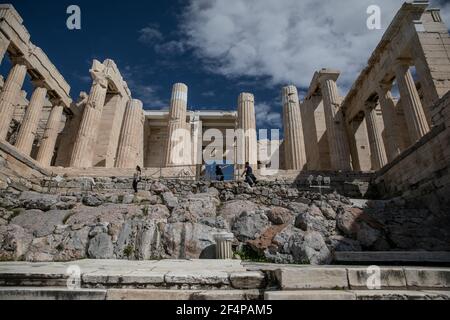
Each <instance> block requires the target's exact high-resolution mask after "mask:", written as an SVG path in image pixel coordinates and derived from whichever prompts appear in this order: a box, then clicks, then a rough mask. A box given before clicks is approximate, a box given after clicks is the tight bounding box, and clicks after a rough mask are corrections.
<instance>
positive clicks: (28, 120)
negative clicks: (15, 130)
mask: <svg viewBox="0 0 450 320" xmlns="http://www.w3.org/2000/svg"><path fill="white" fill-rule="evenodd" d="M46 95H47V88H45V87H44V85H43V84H39V85H38V86H37V87H36V88H35V89H34V91H33V94H32V96H31V100H30V104H29V105H28V107H27V109H26V111H25V116H24V118H23V121H22V124H21V125H20V130H19V134H18V135H17V140H16V144H15V147H16V148H17V149H18V150H20V151H22V152H23V153H24V154H26V155H30V153H31V149H32V147H33V142H34V139H35V138H36V131H37V128H38V125H39V120H40V119H41V114H42V108H43V107H44V103H45V97H46Z"/></svg>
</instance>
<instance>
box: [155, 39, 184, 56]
mask: <svg viewBox="0 0 450 320" xmlns="http://www.w3.org/2000/svg"><path fill="white" fill-rule="evenodd" d="M154 49H155V52H157V53H159V54H172V55H177V54H182V53H184V51H185V45H184V43H183V42H181V41H176V40H171V41H167V42H164V43H161V44H156V45H155V46H154Z"/></svg>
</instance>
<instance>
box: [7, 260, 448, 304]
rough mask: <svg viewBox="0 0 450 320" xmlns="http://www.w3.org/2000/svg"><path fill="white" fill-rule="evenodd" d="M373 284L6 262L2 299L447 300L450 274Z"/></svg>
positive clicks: (176, 265)
mask: <svg viewBox="0 0 450 320" xmlns="http://www.w3.org/2000/svg"><path fill="white" fill-rule="evenodd" d="M74 270H75V271H76V270H79V271H80V277H79V279H80V282H79V285H78V286H75V287H74V286H72V285H73V284H74V283H76V282H74V281H71V279H69V274H70V272H73V271H74ZM368 277H369V275H368V274H367V267H358V266H320V267H319V266H309V265H303V266H302V265H275V264H263V263H247V262H242V261H239V260H226V261H220V260H161V261H123V260H120V261H119V260H82V261H74V262H70V263H26V262H4V263H0V300H13V299H26V300H27V299H29V300H46V299H52V300H54V299H56V300H94V299H95V300H105V299H108V300H263V299H264V300H330V299H331V300H374V299H375V300H408V299H420V300H424V299H426V300H433V299H439V300H449V299H450V268H430V267H426V268H425V267H420V268H419V267H382V268H381V289H380V290H369V288H368V287H367V284H366V283H367V280H368ZM75 278H76V277H75ZM68 284H69V285H70V287H68Z"/></svg>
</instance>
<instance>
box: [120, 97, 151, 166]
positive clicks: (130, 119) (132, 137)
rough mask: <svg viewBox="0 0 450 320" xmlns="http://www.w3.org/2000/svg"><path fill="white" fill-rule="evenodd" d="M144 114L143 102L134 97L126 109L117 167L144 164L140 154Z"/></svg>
mask: <svg viewBox="0 0 450 320" xmlns="http://www.w3.org/2000/svg"><path fill="white" fill-rule="evenodd" d="M143 137H144V114H143V107H142V102H141V101H140V100H137V99H133V100H131V101H130V103H129V104H128V106H127V108H126V109H125V117H124V119H123V124H122V132H121V134H120V139H119V148H118V150H117V158H116V167H117V168H126V169H131V168H135V167H136V166H138V165H139V166H142V165H143V163H142V162H143V161H141V159H140V156H141V155H143V153H144V151H143V148H144V144H143V143H142V141H143V140H142V139H143Z"/></svg>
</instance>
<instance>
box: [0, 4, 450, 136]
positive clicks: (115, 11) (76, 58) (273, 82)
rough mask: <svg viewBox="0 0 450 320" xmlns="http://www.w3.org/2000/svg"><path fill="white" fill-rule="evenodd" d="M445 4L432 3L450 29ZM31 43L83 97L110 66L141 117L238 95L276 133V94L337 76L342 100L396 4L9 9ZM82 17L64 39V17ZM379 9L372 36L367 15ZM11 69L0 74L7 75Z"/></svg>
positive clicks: (229, 101)
mask: <svg viewBox="0 0 450 320" xmlns="http://www.w3.org/2000/svg"><path fill="white" fill-rule="evenodd" d="M448 2H450V1H446V0H433V1H432V5H433V6H438V7H441V9H442V15H443V18H444V20H445V21H449V22H450V3H448ZM10 3H12V4H13V5H14V6H15V7H16V9H17V10H18V11H19V13H20V14H21V15H22V17H23V18H24V23H25V25H26V27H27V28H28V29H29V31H30V33H31V37H32V41H33V42H34V43H35V44H36V45H38V46H40V47H41V48H43V49H44V51H45V52H46V53H47V54H48V56H49V57H50V59H51V60H52V61H53V62H54V64H55V65H56V66H57V68H58V69H59V70H60V71H61V73H62V74H63V76H64V77H65V78H66V80H67V81H68V82H69V84H70V85H71V87H72V91H71V95H72V97H73V98H74V99H75V100H76V98H77V97H78V94H79V92H80V91H89V87H90V78H89V72H88V70H89V67H90V65H91V63H92V59H99V60H104V59H106V58H111V59H113V60H115V61H116V63H117V65H118V66H119V69H120V70H121V72H122V74H123V76H124V78H125V80H126V81H127V82H128V85H129V87H130V89H131V91H132V94H133V96H134V97H135V98H138V99H141V100H142V101H143V102H144V106H145V108H146V109H153V110H155V109H162V108H167V105H168V102H169V99H170V91H171V86H172V84H173V83H175V82H184V83H186V84H188V86H189V89H190V92H189V106H190V109H192V110H196V109H225V110H227V109H228V110H229V109H236V103H237V97H238V95H239V93H240V92H244V91H245V92H252V93H254V94H255V97H256V110H257V120H258V126H259V127H261V128H263V127H264V128H269V127H280V126H281V116H280V110H281V98H280V93H281V88H282V87H283V86H284V85H287V84H295V85H296V86H297V87H298V88H299V91H300V93H301V95H302V94H303V93H304V92H305V91H306V90H307V88H308V86H309V83H310V81H311V78H312V76H313V74H314V71H316V70H318V69H320V68H324V67H330V68H335V69H339V70H341V72H342V74H341V77H340V79H339V82H338V85H339V87H340V89H341V91H342V94H345V93H346V91H347V90H348V88H349V87H350V86H351V84H352V82H353V81H354V80H355V79H356V77H357V75H358V73H359V72H360V71H361V69H362V68H363V67H364V66H365V64H366V62H367V60H368V58H369V56H370V54H371V52H372V51H373V49H374V48H375V46H376V44H377V43H378V41H379V39H380V38H381V36H382V35H383V33H384V31H385V29H386V28H387V26H388V25H389V23H390V21H391V20H392V18H393V17H394V15H395V13H396V12H397V10H398V9H399V8H400V6H401V4H402V3H403V1H401V0H340V1H336V0H178V1H177V0H174V1H142V0H128V1H118V0H110V1H92V0H91V1H76V0H75V1H66V0H60V1H57V2H56V1H53V0H33V1H29V0H15V1H11V2H10ZM71 4H77V5H79V7H80V8H81V27H82V29H81V30H72V31H71V30H68V29H67V27H66V19H67V17H68V15H67V14H66V8H67V7H68V6H69V5H71ZM370 5H378V6H379V7H380V9H381V29H380V30H369V29H368V28H367V25H366V21H367V19H368V17H369V15H368V14H367V8H368V7H369V6H370ZM7 68H8V66H7V64H6V63H4V64H3V66H2V68H1V71H2V73H3V74H5V72H6V70H7Z"/></svg>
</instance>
